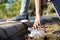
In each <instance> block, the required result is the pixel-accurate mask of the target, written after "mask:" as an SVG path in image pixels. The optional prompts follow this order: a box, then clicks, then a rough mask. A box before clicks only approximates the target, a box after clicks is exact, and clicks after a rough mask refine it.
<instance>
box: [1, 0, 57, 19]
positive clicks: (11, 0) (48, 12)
mask: <svg viewBox="0 0 60 40" xmlns="http://www.w3.org/2000/svg"><path fill="white" fill-rule="evenodd" d="M20 8H21V0H0V19H7V18H11V17H14V16H16V15H17V14H19V12H20ZM41 9H42V12H41V13H42V16H56V15H57V14H56V13H55V10H54V8H53V6H52V4H51V3H49V2H46V1H42V2H41ZM28 13H29V16H35V4H34V0H30V4H29V9H28ZM31 14H32V15H31Z"/></svg>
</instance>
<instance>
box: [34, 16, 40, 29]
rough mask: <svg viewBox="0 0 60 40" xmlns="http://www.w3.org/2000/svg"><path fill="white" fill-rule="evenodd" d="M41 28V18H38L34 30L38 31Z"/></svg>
mask: <svg viewBox="0 0 60 40" xmlns="http://www.w3.org/2000/svg"><path fill="white" fill-rule="evenodd" d="M40 27H41V22H40V17H36V19H35V22H34V24H33V28H34V29H37V28H40Z"/></svg>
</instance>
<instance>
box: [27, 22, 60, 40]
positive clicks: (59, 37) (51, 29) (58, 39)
mask: <svg viewBox="0 0 60 40" xmlns="http://www.w3.org/2000/svg"><path fill="white" fill-rule="evenodd" d="M42 29H43V30H44V31H45V35H44V36H34V37H29V36H28V37H27V39H26V40H60V31H58V30H60V21H52V22H51V23H45V24H44V25H43V27H42ZM56 31H57V32H56Z"/></svg>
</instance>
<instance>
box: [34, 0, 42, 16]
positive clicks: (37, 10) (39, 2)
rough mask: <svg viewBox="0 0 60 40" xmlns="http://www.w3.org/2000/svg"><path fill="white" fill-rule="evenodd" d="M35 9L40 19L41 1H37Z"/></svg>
mask: <svg viewBox="0 0 60 40" xmlns="http://www.w3.org/2000/svg"><path fill="white" fill-rule="evenodd" d="M35 8H36V17H39V16H40V13H41V0H35Z"/></svg>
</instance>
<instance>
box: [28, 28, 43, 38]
mask: <svg viewBox="0 0 60 40" xmlns="http://www.w3.org/2000/svg"><path fill="white" fill-rule="evenodd" d="M28 30H29V31H30V32H31V33H30V34H29V36H30V37H33V36H43V35H44V31H43V30H41V29H33V28H29V29H28Z"/></svg>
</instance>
